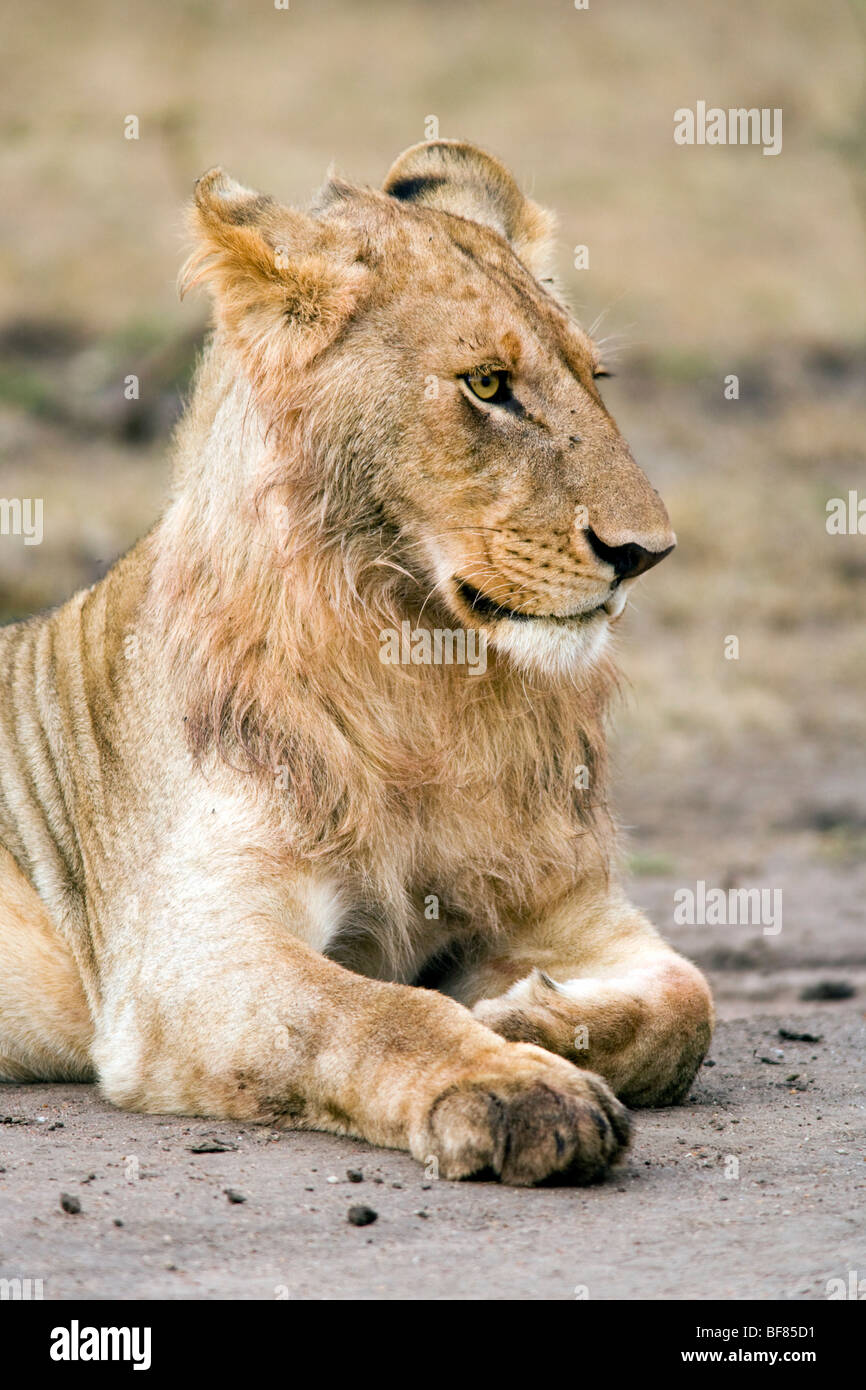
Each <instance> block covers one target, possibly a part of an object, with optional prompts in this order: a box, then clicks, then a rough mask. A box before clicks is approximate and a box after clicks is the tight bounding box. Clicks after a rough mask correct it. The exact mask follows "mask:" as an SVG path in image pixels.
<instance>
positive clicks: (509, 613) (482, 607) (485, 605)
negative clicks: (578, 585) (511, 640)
mask: <svg viewBox="0 0 866 1390" xmlns="http://www.w3.org/2000/svg"><path fill="white" fill-rule="evenodd" d="M455 583H456V585H457V592H458V594H459V595H460V597H461V598H462V600H463V602H464V603H465V604H466V606H467V607H468V608H471V609H472V611H473V613H477V614H478V616H479V618H483V619H484V621H485V622H490V623H495V622H499V621H500V620H501V619H503V618H509V619H510V620H511V621H512V622H515V623H531V622H546V623H561V624H570V623H582V622H588V621H589V619H590V618H595V617H597V616H598V614H599V613H609V608H608V603H610V602H611V600H607V601H606V602H605V603H599V604H597V605H596V606H595V608H588V609H585V610H584V611H583V612H580V613H567V614H564V615H563V614H561V613H527V612H525V611H523V610H521V609H519V608H509V607H507V605H506V604H504V603H496V602H495V600H494V599H492V598H488V597H487V595H486V594H482V593H481V591H480V589H476V588H474V587H473V585H472V584H467V582H466V580H465V579H455Z"/></svg>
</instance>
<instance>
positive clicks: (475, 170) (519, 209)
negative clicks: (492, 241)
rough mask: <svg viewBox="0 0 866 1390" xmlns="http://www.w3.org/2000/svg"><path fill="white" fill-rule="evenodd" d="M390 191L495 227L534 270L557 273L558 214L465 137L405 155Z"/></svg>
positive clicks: (391, 179)
mask: <svg viewBox="0 0 866 1390" xmlns="http://www.w3.org/2000/svg"><path fill="white" fill-rule="evenodd" d="M384 190H385V192H386V193H390V195H391V197H392V198H399V199H400V201H401V202H406V203H422V204H425V205H426V206H427V207H432V208H439V209H440V210H441V211H442V212H453V213H456V214H457V215H458V216H459V217H467V218H469V220H470V221H472V222H481V223H483V224H484V225H485V226H487V227H492V228H493V230H494V231H496V232H498V233H499V235H500V236H502V237H504V238H505V240H506V241H507V242H509V243H510V245H511V246H512V247H513V249H514V251H515V253H516V254H517V255H518V256H519V257H520V259H521V260H522V261H523V263H524V265H525V266H526V268H527V270H529V271H530V272H531V273H532V274H533V275H535V276H536V277H538V278H541V277H542V276H547V275H549V274H550V272H551V267H552V261H553V251H554V234H555V231H556V219H555V217H554V215H553V213H551V212H548V211H547V210H546V209H545V208H542V207H539V205H538V204H537V203H533V202H532V201H531V199H529V198H526V197H524V195H523V194H522V193H521V191H520V189H519V188H518V186H517V184H516V183H515V181H514V179H513V178H512V176H511V174H509V172H508V170H507V169H506V168H505V166H504V165H503V164H500V163H499V160H498V159H494V158H493V156H492V155H489V154H485V152H484V150H479V149H478V147H477V146H476V145H467V144H465V143H464V142H463V141H462V140H430V141H427V142H425V143H424V144H421V145H413V146H412V148H411V149H408V150H406V151H405V152H404V153H403V154H401V155H400V158H399V159H398V160H397V162H396V163H395V164H394V166H393V167H392V169H391V171H390V173H389V174H388V177H387V178H386V180H385V184H384Z"/></svg>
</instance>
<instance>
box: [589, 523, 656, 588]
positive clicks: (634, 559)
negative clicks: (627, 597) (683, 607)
mask: <svg viewBox="0 0 866 1390" xmlns="http://www.w3.org/2000/svg"><path fill="white" fill-rule="evenodd" d="M586 535H587V539H588V540H589V543H590V545H591V546H592V548H593V550H594V551H595V553H596V555H597V556H598V558H599V560H604V561H605V563H606V564H608V565H613V568H614V571H615V573H616V581H615V582H616V583H617V584H621V583H622V581H623V580H624V579H634V578H636V576H637V575H639V574H643V573H644V572H645V571H646V570H651V569H652V567H653V565H657V564H658V562H659V560H663V559H664V558H665V556H666V555H670V553H671V551H672V550H673V548H674V547H673V545H669V546H667V547H666V548H665V549H664V550H647V548H646V546H643V545H638V544H637V542H636V541H629V542H628V543H627V544H626V545H606V544H605V543H604V541H603V540H601V539H600V537H599V536H597V535H596V534H595V532H594V531H593V530H591V529H590V528H587V531H586Z"/></svg>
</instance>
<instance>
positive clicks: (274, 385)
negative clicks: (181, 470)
mask: <svg viewBox="0 0 866 1390" xmlns="http://www.w3.org/2000/svg"><path fill="white" fill-rule="evenodd" d="M204 182H206V181H204ZM199 208H200V215H201V216H202V220H203V221H205V223H206V225H207V230H208V232H209V233H210V244H209V245H208V246H207V248H206V251H207V254H209V255H211V257H222V258H224V257H225V254H226V252H225V249H224V245H225V242H226V241H227V240H228V235H230V237H231V241H232V243H233V249H234V243H236V242H237V241H238V240H241V241H243V242H244V243H245V244H247V243H248V242H249V239H250V237H251V236H253V235H257V236H258V238H259V241H260V243H261V246H262V248H263V252H262V254H261V257H260V261H264V265H262V264H261V263H259V264H257V265H256V266H255V267H254V270H255V273H256V274H257V275H261V274H262V272H263V271H264V272H265V274H266V282H265V284H264V286H263V287H262V286H257V287H256V292H255V295H254V298H253V302H252V303H250V302H249V290H248V286H247V287H246V290H245V287H244V286H243V285H240V286H239V285H238V282H237V281H236V280H235V281H231V280H228V283H225V282H226V279H227V276H226V272H225V271H222V274H223V282H224V283H223V289H222V295H221V296H220V295H218V303H221V305H222V308H223V317H224V320H225V322H226V324H227V326H228V327H229V329H230V330H234V332H235V336H236V337H237V338H238V339H239V340H240V341H241V345H242V346H243V347H245V349H246V352H247V356H248V360H249V362H250V366H251V373H250V374H251V376H252V377H253V380H254V382H255V383H256V384H257V386H258V389H259V390H260V392H261V393H262V394H263V395H264V396H265V397H268V396H270V397H271V398H272V399H276V398H278V393H279V389H280V385H279V382H278V381H277V380H275V377H276V376H279V374H280V373H282V374H283V375H284V377H285V378H286V379H287V380H289V379H291V380H295V381H297V380H298V377H299V373H300V374H301V378H302V382H303V390H302V392H301V394H302V396H303V398H304V399H305V401H306V402H307V409H308V414H309V417H310V420H311V421H312V422H313V426H312V427H313V432H314V434H316V435H317V437H318V440H319V449H318V456H319V459H320V466H321V469H322V484H323V496H325V495H328V496H330V497H331V498H332V499H334V498H336V497H338V496H340V497H342V500H343V511H344V520H345V522H346V524H349V525H354V526H356V527H357V526H358V525H361V526H364V525H366V526H367V528H368V530H369V531H370V532H371V533H373V532H375V533H376V536H377V546H378V549H377V556H378V558H380V559H381V560H382V561H383V562H385V563H386V564H387V565H389V566H392V567H393V566H399V568H400V570H401V571H402V572H403V573H404V574H405V575H407V576H409V577H410V579H409V582H410V587H411V584H413V583H414V587H415V591H416V597H417V599H418V603H417V604H416V605H415V607H416V611H417V607H419V606H420V605H421V604H422V603H426V604H427V605H428V608H427V611H428V613H429V611H430V608H429V605H430V604H431V603H432V604H433V605H434V606H435V607H438V608H440V609H442V608H444V610H445V611H446V613H447V614H448V615H450V618H451V620H452V623H453V625H455V626H465V627H474V628H480V629H482V630H483V632H484V633H485V635H486V638H487V640H488V642H489V644H490V645H491V646H492V647H494V648H496V649H498V650H499V651H501V652H502V653H507V654H508V655H509V656H510V657H511V658H513V659H514V660H515V661H517V662H518V663H519V664H521V665H524V666H530V667H544V668H546V669H548V670H554V671H556V670H562V671H571V670H574V669H575V667H577V666H579V665H582V664H585V663H587V662H589V661H591V660H592V659H593V658H594V657H595V656H597V655H598V653H599V652H600V651H601V649H602V647H603V645H604V640H605V637H606V634H607V632H608V630H609V626H610V623H611V622H612V621H614V620H615V619H616V618H617V617H618V616H619V614H620V613H621V612H622V609H623V608H624V606H625V602H626V595H627V591H628V589H629V587H630V585H631V583H632V582H633V581H634V579H635V578H636V577H637V576H638V575H639V574H641V573H643V571H645V570H647V569H649V568H650V567H651V566H652V565H654V564H656V563H657V562H658V561H659V560H660V559H662V558H663V557H664V556H665V555H666V554H667V553H668V552H669V551H670V550H671V549H672V547H673V545H674V540H675V538H674V536H673V533H672V531H671V528H670V523H669V520H668V517H667V513H666V511H665V508H664V505H663V503H662V501H661V499H660V498H659V496H658V494H657V493H656V492H655V491H654V489H653V488H652V487H651V486H650V484H649V482H648V481H647V479H646V478H645V477H644V475H643V473H642V472H641V471H640V469H639V468H638V467H637V465H636V463H635V462H634V460H633V459H632V457H631V454H630V452H629V450H628V446H627V445H626V443H625V441H624V440H623V439H622V437H621V435H620V434H619V431H618V430H617V428H616V425H615V424H614V422H613V420H612V418H611V416H610V415H609V414H608V412H607V410H606V409H605V407H604V404H603V402H602V400H601V397H600V395H599V392H598V388H597V385H596V379H597V377H598V376H599V375H603V368H602V365H601V363H600V361H599V358H598V354H597V351H596V349H595V347H594V345H593V343H592V342H591V341H590V339H589V338H588V337H587V336H586V335H585V334H584V333H583V332H582V331H581V330H580V329H579V328H578V327H577V325H576V324H575V323H574V322H573V321H572V319H571V318H570V316H569V314H568V313H567V311H566V310H565V308H564V307H563V305H562V304H561V302H560V301H559V299H558V298H557V297H556V296H555V294H553V293H552V292H551V291H549V290H548V289H547V288H545V285H544V284H543V283H542V282H541V281H540V280H539V279H537V278H535V277H536V275H543V274H544V271H545V270H546V261H547V257H548V254H549V234H550V219H549V217H548V215H547V214H545V213H543V212H542V210H541V209H540V208H538V207H536V206H535V205H534V204H532V203H530V202H529V201H528V200H527V199H525V198H524V197H523V196H522V195H521V194H520V193H519V191H518V189H517V187H516V185H515V184H514V181H513V180H512V179H511V176H510V175H509V174H508V173H507V172H506V171H505V170H504V169H503V168H502V166H501V165H499V164H498V163H497V162H496V161H494V160H492V159H491V158H490V157H489V156H487V155H484V154H482V153H481V152H480V151H478V150H475V149H474V148H473V147H471V146H465V145H460V144H456V143H453V144H452V143H449V142H434V143H432V144H427V145H421V146H417V147H415V148H414V149H413V150H410V151H408V152H407V153H406V154H405V155H403V156H402V157H401V158H400V160H398V162H397V164H396V165H395V166H394V168H393V169H392V171H391V173H390V174H389V176H388V179H387V181H386V184H385V192H384V193H376V192H373V191H370V190H361V189H356V188H353V187H351V186H349V185H346V184H343V183H340V182H332V183H331V184H329V185H327V186H326V189H325V190H324V191H323V195H322V196H321V198H320V201H319V204H318V206H317V208H316V210H315V217H314V218H305V220H304V224H303V225H302V226H301V227H300V228H299V226H298V222H297V219H298V218H299V217H300V216H301V215H300V214H295V213H289V212H288V210H286V209H280V208H277V207H276V206H275V205H273V204H271V203H270V202H269V201H268V200H262V199H257V198H255V196H254V195H251V194H248V193H246V191H245V190H241V189H239V188H238V186H237V185H225V184H224V183H219V182H217V184H216V188H215V189H214V186H213V176H211V187H210V189H208V190H207V192H206V194H205V195H204V196H203V195H202V194H200V195H199ZM202 208H204V212H203V213H201V209H202ZM214 208H216V210H217V213H218V215H219V222H218V223H216V219H215V217H214V214H213V211H212V210H213V209H214ZM215 225H217V226H218V227H221V228H222V229H224V230H226V231H227V235H225V236H223V237H222V238H221V244H220V245H219V246H218V247H216V248H215V247H214V242H215V241H216V239H217V238H216V237H215V236H214V226H215ZM313 229H314V230H313ZM299 231H303V232H304V234H305V236H306V238H307V242H308V244H306V245H304V246H303V247H302V248H301V249H300V252H299V251H298V249H297V246H296V249H295V250H294V251H292V250H291V249H289V246H290V244H291V243H293V242H294V243H295V244H297V242H298V239H299ZM281 238H282V240H281ZM280 248H284V249H285V255H281V254H280ZM245 255H246V258H247V261H249V260H250V253H249V249H248V246H246V247H245ZM269 257H270V258H272V259H275V260H276V261H277V262H279V261H280V260H281V259H284V260H287V261H288V265H282V266H281V265H279V264H275V265H274V269H273V271H272V270H271V267H270V265H269V264H268V263H267V262H268V258H269ZM222 264H223V262H222V260H220V261H219V262H218V265H219V268H220V270H222ZM251 278H252V277H251V275H250V271H249V267H247V280H248V281H249V280H251ZM313 281H315V284H313V283H312V282H313ZM245 293H246V295H247V298H246V301H245V298H244V294H245ZM275 293H278V294H279V307H280V309H281V311H282V323H281V325H280V328H279V331H281V333H282V336H283V339H284V340H285V341H284V347H283V353H282V356H281V357H280V356H278V351H277V346H276V342H275V340H274V338H273V336H272V335H273V333H274V331H275V330H273V329H272V328H271V327H268V326H267V319H266V313H267V303H268V300H269V297H270V296H273V295H274V294H275ZM233 295H234V299H236V300H238V303H237V305H236V304H235V303H234V302H233ZM300 295H302V296H303V298H304V302H303V304H302V305H301V304H298V302H297V299H298V296H300ZM253 325H254V326H255V327H254V329H253ZM266 327H267V336H266V335H265V329H266ZM317 335H318V336H317ZM289 339H292V340H293V352H292V353H289V351H288V350H287V348H286V347H285V343H287V342H288V341H289ZM256 353H258V357H256V355H255V354H256ZM265 353H266V354H267V355H265ZM349 517H351V518H352V521H351V522H350V521H349ZM383 536H387V538H388V539H387V544H386V545H385V546H384V548H383V545H382V538H383Z"/></svg>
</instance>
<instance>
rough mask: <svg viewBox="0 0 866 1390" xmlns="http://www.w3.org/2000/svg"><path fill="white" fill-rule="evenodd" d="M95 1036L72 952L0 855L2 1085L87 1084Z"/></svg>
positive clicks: (0, 853)
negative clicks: (84, 1082)
mask: <svg viewBox="0 0 866 1390" xmlns="http://www.w3.org/2000/svg"><path fill="white" fill-rule="evenodd" d="M92 1034H93V1020H92V1018H91V1016H90V1010H89V1009H88V1007H87V1000H86V998H85V995H84V990H83V988H82V985H81V977H80V975H79V973H78V969H77V967H76V964H75V961H74V959H73V956H72V953H71V951H70V950H69V948H68V947H67V945H66V943H65V942H64V941H63V940H62V938H61V937H60V936H59V935H58V934H57V931H56V930H55V927H54V925H53V923H52V921H51V919H50V917H49V916H48V913H47V912H46V910H45V907H44V905H43V903H42V901H41V900H40V898H39V896H38V894H37V893H36V891H35V890H34V889H33V888H32V887H31V886H30V884H29V883H28V882H27V880H26V878H25V877H24V875H23V874H22V873H21V870H20V869H19V868H18V865H17V864H16V863H15V860H14V859H13V858H12V856H11V854H9V853H8V851H7V850H5V849H3V848H0V1081H86V1080H92V1077H93V1069H92V1067H91V1064H90V1056H89V1048H90V1041H91V1037H92Z"/></svg>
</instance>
